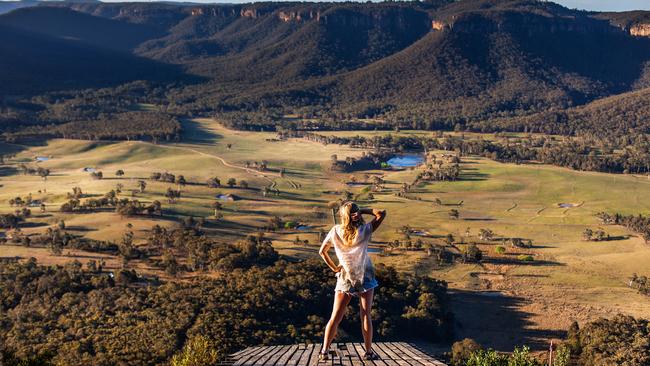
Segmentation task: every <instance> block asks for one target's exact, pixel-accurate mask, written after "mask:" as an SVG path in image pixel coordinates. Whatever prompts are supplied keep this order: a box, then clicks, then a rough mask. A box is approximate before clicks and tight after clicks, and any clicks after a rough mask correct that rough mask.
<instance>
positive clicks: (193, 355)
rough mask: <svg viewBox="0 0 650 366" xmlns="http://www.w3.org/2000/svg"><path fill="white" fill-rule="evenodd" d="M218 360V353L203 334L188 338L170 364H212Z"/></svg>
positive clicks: (172, 365)
mask: <svg viewBox="0 0 650 366" xmlns="http://www.w3.org/2000/svg"><path fill="white" fill-rule="evenodd" d="M218 360H219V353H218V352H217V350H216V349H214V347H213V346H212V344H211V343H210V341H209V340H208V339H207V338H205V337H203V336H200V335H199V336H196V337H194V338H192V339H191V340H189V341H188V342H187V343H186V344H185V346H184V347H183V350H182V351H181V352H180V353H178V354H176V355H174V357H173V358H172V362H171V366H212V365H216V364H217V361H218Z"/></svg>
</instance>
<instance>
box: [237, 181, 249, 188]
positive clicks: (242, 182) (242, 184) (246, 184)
mask: <svg viewBox="0 0 650 366" xmlns="http://www.w3.org/2000/svg"><path fill="white" fill-rule="evenodd" d="M239 185H240V186H241V187H242V188H244V189H248V182H247V181H245V180H240V181H239Z"/></svg>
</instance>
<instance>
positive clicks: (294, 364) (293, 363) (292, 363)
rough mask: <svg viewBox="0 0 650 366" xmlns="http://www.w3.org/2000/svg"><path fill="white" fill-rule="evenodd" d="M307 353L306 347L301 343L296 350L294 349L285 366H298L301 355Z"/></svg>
mask: <svg viewBox="0 0 650 366" xmlns="http://www.w3.org/2000/svg"><path fill="white" fill-rule="evenodd" d="M305 352H307V345H306V344H304V343H302V344H299V345H298V349H296V352H295V353H294V354H293V355H291V357H289V360H288V361H287V366H298V364H299V363H300V358H301V357H302V355H303V353H305Z"/></svg>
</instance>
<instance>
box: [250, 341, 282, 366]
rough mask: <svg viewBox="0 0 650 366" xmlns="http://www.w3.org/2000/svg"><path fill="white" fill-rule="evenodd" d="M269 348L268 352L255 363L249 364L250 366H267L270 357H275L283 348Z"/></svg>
mask: <svg viewBox="0 0 650 366" xmlns="http://www.w3.org/2000/svg"><path fill="white" fill-rule="evenodd" d="M269 348H270V350H269V352H266V353H265V354H264V355H262V356H261V357H259V358H258V359H257V360H255V362H253V363H251V365H253V366H264V365H268V363H267V361H268V360H269V359H270V358H271V357H273V355H275V354H276V353H277V352H279V351H280V350H281V349H282V348H283V346H271V347H269Z"/></svg>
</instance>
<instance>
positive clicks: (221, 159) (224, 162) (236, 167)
mask: <svg viewBox="0 0 650 366" xmlns="http://www.w3.org/2000/svg"><path fill="white" fill-rule="evenodd" d="M130 143H131V144H145V145H147V144H148V145H153V146H156V147H162V148H165V149H176V150H184V151H189V152H192V153H195V154H199V155H203V156H207V157H210V158H213V159H217V160H219V161H220V162H221V163H222V164H223V165H225V166H227V167H229V168H233V169H240V170H243V171H245V172H247V173H249V174H253V175H256V176H258V177H262V178H264V179H266V180H268V181H269V183H271V186H272V188H273V187H275V186H276V185H277V183H276V182H275V180H274V179H271V178H269V177H268V176H274V177H278V178H279V177H280V173H273V172H266V173H262V172H260V171H257V170H254V169H251V168H246V167H245V166H240V165H235V164H232V163H229V162H228V161H227V160H226V159H224V158H222V157H221V156H219V155H215V154H212V153H207V152H204V151H200V150H197V149H194V148H191V147H184V146H178V145H169V144H154V143H151V142H147V141H130Z"/></svg>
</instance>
